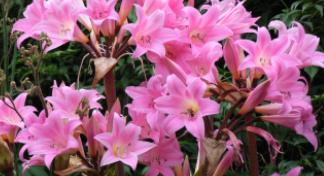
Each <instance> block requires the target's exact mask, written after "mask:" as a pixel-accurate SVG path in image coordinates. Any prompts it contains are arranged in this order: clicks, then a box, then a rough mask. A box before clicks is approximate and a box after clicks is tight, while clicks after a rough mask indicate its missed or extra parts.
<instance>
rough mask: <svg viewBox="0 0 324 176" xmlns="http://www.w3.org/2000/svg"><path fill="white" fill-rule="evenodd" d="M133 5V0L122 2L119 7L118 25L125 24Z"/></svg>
mask: <svg viewBox="0 0 324 176" xmlns="http://www.w3.org/2000/svg"><path fill="white" fill-rule="evenodd" d="M134 3H135V0H123V1H122V3H121V6H120V10H119V17H120V20H119V24H120V25H123V23H124V22H125V20H126V19H127V16H128V14H129V12H130V11H131V10H132V7H133V5H134Z"/></svg>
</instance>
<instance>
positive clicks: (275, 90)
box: [267, 63, 308, 102]
mask: <svg viewBox="0 0 324 176" xmlns="http://www.w3.org/2000/svg"><path fill="white" fill-rule="evenodd" d="M268 76H269V77H270V79H271V85H270V87H269V90H268V94H267V99H269V100H272V101H277V102H278V101H282V99H286V100H287V99H289V98H290V97H291V95H294V94H298V95H301V96H302V95H306V94H307V92H308V88H307V85H305V83H304V82H303V81H300V80H301V76H300V71H299V69H298V68H297V67H292V66H286V65H284V64H279V63H278V64H275V65H273V67H272V70H271V72H270V73H269V74H268ZM302 97H303V96H302Z"/></svg>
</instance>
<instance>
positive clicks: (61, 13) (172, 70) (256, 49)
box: [0, 0, 324, 176]
mask: <svg viewBox="0 0 324 176" xmlns="http://www.w3.org/2000/svg"><path fill="white" fill-rule="evenodd" d="M116 4H117V1H116V0H87V1H86V3H84V2H83V1H82V0H47V1H45V0H33V2H32V4H30V5H29V6H28V7H27V9H26V11H25V13H24V18H23V19H21V20H19V21H17V22H16V23H15V25H14V28H13V31H18V32H21V33H22V34H21V35H20V37H19V38H18V41H17V44H18V46H20V45H21V44H22V42H23V41H24V40H25V39H27V38H30V37H31V38H34V39H36V40H39V39H40V37H41V35H42V34H43V33H45V34H46V36H47V37H48V38H49V39H50V41H51V43H50V44H48V47H44V48H43V49H45V50H46V52H48V51H50V50H52V49H55V48H57V47H59V46H61V45H63V44H65V43H67V42H70V41H74V42H78V43H81V44H82V45H83V46H84V47H85V48H86V49H87V50H88V51H89V53H90V54H91V55H92V57H93V58H94V64H95V68H96V75H95V78H94V83H95V84H96V83H97V82H98V81H99V80H100V79H102V78H103V77H104V76H105V75H106V74H107V73H108V72H111V70H112V69H113V67H114V65H115V64H116V63H117V62H118V60H119V59H120V58H121V57H122V56H123V55H124V54H127V51H126V50H127V49H131V48H132V46H134V47H135V48H134V49H135V50H134V51H133V52H132V57H133V58H135V59H136V58H141V57H143V56H145V57H146V58H147V59H148V60H149V61H150V62H152V63H153V65H154V75H153V76H152V77H151V78H149V79H148V80H147V81H145V82H143V83H142V84H141V85H139V86H129V87H127V88H126V90H125V92H126V93H127V95H128V96H129V97H131V98H132V102H131V103H129V104H127V105H126V107H127V109H128V115H129V117H130V119H129V120H130V121H129V122H126V117H124V116H122V115H121V114H120V113H121V112H120V111H121V107H120V104H119V102H118V101H115V100H114V97H109V95H110V93H109V92H108V91H109V89H106V99H107V100H109V101H110V102H111V101H112V102H115V104H114V105H113V106H111V107H109V112H107V113H104V114H103V113H102V109H103V108H102V106H101V105H100V103H99V101H100V100H101V99H104V97H103V96H101V95H100V94H98V92H97V91H96V90H85V89H80V90H77V89H76V88H75V86H74V85H71V86H66V85H64V84H61V85H60V86H58V85H57V84H56V83H54V86H53V88H52V96H49V97H46V98H45V100H46V101H47V107H44V108H45V109H46V110H45V109H44V110H42V111H41V112H40V113H36V109H35V108H34V107H32V106H25V105H24V103H25V100H26V96H27V94H26V93H23V94H20V95H19V96H18V97H17V98H16V99H15V100H11V99H9V98H5V99H4V100H3V101H2V102H0V135H1V136H0V140H1V141H6V142H7V143H8V144H13V143H21V144H23V147H22V149H21V150H20V153H19V156H20V159H21V160H22V161H23V163H24V169H25V170H26V169H28V168H29V167H31V166H35V165H42V166H47V167H48V168H54V170H55V171H57V173H58V174H61V175H67V173H68V171H69V169H66V168H63V169H62V168H60V164H59V163H60V162H63V161H66V158H68V162H69V160H70V166H71V167H72V166H73V167H76V166H75V165H81V166H82V167H79V170H78V171H81V172H85V173H97V174H102V173H105V172H106V170H107V168H108V169H109V168H110V167H106V166H111V165H112V164H114V163H116V165H119V164H120V163H124V164H125V165H128V166H130V167H131V168H132V169H133V170H135V169H136V167H137V164H138V163H141V164H143V165H145V166H148V171H147V172H146V174H147V175H152V176H154V175H158V174H162V175H167V176H172V175H189V174H190V168H189V166H188V163H187V160H184V154H183V153H182V152H181V149H180V144H179V139H178V133H177V132H179V131H186V132H188V133H189V135H191V136H192V137H194V138H195V139H196V141H197V146H198V148H199V150H198V159H197V163H196V171H195V172H206V173H204V175H223V174H224V173H225V172H226V171H227V169H228V168H229V167H230V166H231V165H232V164H233V163H243V162H244V161H245V160H249V158H245V157H244V156H245V155H244V154H243V151H242V149H241V148H242V146H243V145H251V144H244V143H243V142H242V141H241V139H239V138H238V134H239V133H243V132H245V133H247V134H248V136H250V137H251V136H252V137H253V136H254V134H255V135H258V136H260V137H261V138H263V139H265V140H266V142H267V143H268V145H269V153H270V156H271V160H273V161H274V160H275V158H276V156H277V155H278V153H282V151H281V146H280V143H279V142H278V141H277V140H276V139H275V138H274V137H273V136H272V134H271V133H269V132H268V131H267V130H266V129H262V128H261V127H260V126H259V125H258V124H260V123H272V124H275V125H280V126H283V127H286V128H290V129H292V130H294V131H295V132H296V133H297V134H299V135H302V136H304V137H305V138H306V139H307V140H308V141H309V142H310V143H311V144H312V145H313V147H314V149H315V150H316V149H317V148H318V141H317V138H316V135H315V134H314V131H313V128H314V126H315V125H316V119H315V116H314V114H313V109H312V105H311V101H310V97H309V96H308V95H307V93H308V84H307V81H306V78H304V77H302V75H301V72H300V69H303V68H305V67H308V66H319V67H323V68H324V53H321V52H319V51H316V49H317V47H318V44H319V38H318V37H316V36H314V35H311V34H307V33H306V32H305V31H304V28H303V27H302V25H301V24H299V23H298V22H295V23H294V25H293V26H291V27H287V26H286V25H285V24H284V23H283V22H281V21H272V22H271V23H270V24H269V28H271V29H273V30H275V31H276V32H277V35H276V36H275V37H273V36H271V35H270V32H269V29H267V28H266V27H261V26H257V25H256V24H255V22H256V21H257V18H253V17H252V16H251V14H250V13H249V12H248V11H247V10H246V9H245V8H244V6H243V2H240V1H237V0H223V1H219V0H212V1H211V2H208V3H206V4H204V5H203V6H202V7H201V8H200V10H198V9H196V8H194V6H193V4H192V2H191V1H190V2H189V3H188V5H185V3H184V2H183V0H161V1H157V0H137V1H135V0H123V1H121V4H120V6H118V7H119V8H116ZM132 8H133V9H135V12H136V21H135V22H132V21H131V20H129V19H127V17H128V15H129V13H130V12H131V10H132ZM116 9H117V10H118V11H117V10H116ZM246 33H251V34H253V36H255V40H253V39H244V38H242V34H246ZM103 45H105V46H103ZM222 62H224V63H225V65H226V67H227V68H228V71H229V72H230V74H231V78H230V79H227V78H225V77H224V75H222V74H219V72H218V69H217V67H216V65H220V64H221V63H222ZM95 84H94V86H95ZM105 84H106V80H105ZM108 84H112V83H111V82H108V83H107V85H108ZM107 85H105V86H107ZM224 103H227V104H229V107H230V108H229V110H228V111H226V113H225V116H224V117H223V119H222V120H219V118H215V115H217V114H219V113H220V112H221V109H220V106H221V104H224ZM108 104H109V103H108ZM110 105H111V104H110ZM216 119H218V120H216ZM215 122H217V124H220V125H215ZM84 138H85V139H84ZM85 141H86V143H85ZM1 144H2V143H1ZM254 145H255V144H254ZM72 156H75V157H76V158H77V161H78V162H77V161H74V160H75V158H73V157H72ZM71 160H73V161H74V162H72V161H71ZM56 161H58V162H56ZM111 168H113V167H111ZM64 169H66V170H64ZM71 170H73V169H70V171H71ZM76 170H77V169H74V170H73V171H76ZM300 170H301V168H297V169H296V170H294V171H292V172H291V175H298V173H299V172H300ZM69 173H71V172H69Z"/></svg>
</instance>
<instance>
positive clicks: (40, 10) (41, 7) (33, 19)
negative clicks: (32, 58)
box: [12, 0, 46, 48]
mask: <svg viewBox="0 0 324 176" xmlns="http://www.w3.org/2000/svg"><path fill="white" fill-rule="evenodd" d="M44 12H46V7H45V0H33V2H32V3H31V4H29V5H28V6H27V8H26V10H25V12H24V18H22V19H20V20H18V21H17V22H16V23H15V24H14V25H13V28H12V32H15V31H18V32H22V33H23V34H22V35H20V36H19V38H18V40H17V47H18V48H20V46H21V44H22V42H23V41H24V40H26V39H27V38H29V37H32V38H34V39H38V37H39V33H37V32H35V30H34V28H35V27H34V26H37V25H38V24H39V23H40V22H41V21H42V20H43V19H44V18H45V14H46V13H44Z"/></svg>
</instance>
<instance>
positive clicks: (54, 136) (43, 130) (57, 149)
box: [26, 111, 81, 169]
mask: <svg viewBox="0 0 324 176" xmlns="http://www.w3.org/2000/svg"><path fill="white" fill-rule="evenodd" d="M80 125H81V122H80V121H79V120H71V121H69V122H66V121H65V120H64V119H62V118H61V114H60V113H59V112H55V111H53V112H52V113H50V115H49V117H48V118H47V119H46V121H45V123H44V124H35V125H33V126H31V127H30V128H29V132H30V133H31V134H32V135H33V136H34V137H35V140H34V141H33V142H31V143H27V144H26V145H27V147H28V151H29V153H30V154H31V155H34V156H44V162H45V165H46V166H47V167H48V168H49V169H50V167H51V164H52V162H53V160H54V159H55V157H57V156H59V155H61V154H68V153H74V152H76V151H78V150H79V148H80V145H79V142H78V140H77V139H76V138H75V137H74V131H75V129H76V128H77V127H78V126H80Z"/></svg>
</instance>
